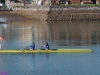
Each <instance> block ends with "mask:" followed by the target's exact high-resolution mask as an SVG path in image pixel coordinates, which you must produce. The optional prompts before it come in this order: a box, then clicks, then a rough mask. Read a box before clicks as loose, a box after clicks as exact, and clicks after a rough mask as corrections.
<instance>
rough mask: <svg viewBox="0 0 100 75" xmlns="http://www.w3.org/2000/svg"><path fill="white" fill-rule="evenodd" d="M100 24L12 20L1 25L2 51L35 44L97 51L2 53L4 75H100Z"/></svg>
mask: <svg viewBox="0 0 100 75" xmlns="http://www.w3.org/2000/svg"><path fill="white" fill-rule="evenodd" d="M99 24H100V23H99V22H97V21H94V22H87V21H85V22H45V21H30V20H29V21H10V22H9V23H8V24H0V35H1V36H2V37H3V38H4V40H2V41H0V43H1V45H2V49H23V48H25V47H26V46H27V45H30V44H31V43H32V42H33V41H34V42H35V45H36V49H39V48H40V47H41V46H42V45H44V44H45V42H49V44H50V48H75V49H77V48H86V49H95V51H94V52H92V53H37V54H23V53H22V54H0V74H1V73H2V72H3V73H5V75H99V74H100V71H99V70H100V66H99V65H100V63H99V62H100V50H99V49H100V33H99V32H100V30H99V29H100V26H99Z"/></svg>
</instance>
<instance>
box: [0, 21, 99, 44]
mask: <svg viewBox="0 0 100 75" xmlns="http://www.w3.org/2000/svg"><path fill="white" fill-rule="evenodd" d="M99 29H100V26H99V22H96V21H94V22H91V21H90V22H45V21H35V22H34V21H11V22H9V24H0V35H2V36H3V37H4V39H5V41H4V42H5V44H6V42H7V41H9V43H10V44H14V43H17V44H21V45H22V46H25V45H27V44H30V43H31V42H32V41H34V42H35V43H36V44H37V45H41V44H43V43H45V42H46V41H48V42H50V43H51V44H52V45H55V46H56V45H57V46H59V45H60V46H66V45H67V46H70V45H75V46H79V45H87V44H88V45H89V44H99V43H100V39H99V38H100V33H99V32H100V30H99Z"/></svg>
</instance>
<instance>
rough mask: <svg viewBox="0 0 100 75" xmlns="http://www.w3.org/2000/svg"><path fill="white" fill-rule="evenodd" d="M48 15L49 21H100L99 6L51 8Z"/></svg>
mask: <svg viewBox="0 0 100 75" xmlns="http://www.w3.org/2000/svg"><path fill="white" fill-rule="evenodd" d="M48 13H49V14H48V18H47V20H50V21H74V20H80V21H83V20H100V7H99V6H94V7H89V6H88V7H86V6H80V7H79V6H76V7H75V6H68V7H59V6H51V7H50V11H49V12H48Z"/></svg>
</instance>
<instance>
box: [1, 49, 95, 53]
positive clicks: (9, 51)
mask: <svg viewBox="0 0 100 75" xmlns="http://www.w3.org/2000/svg"><path fill="white" fill-rule="evenodd" d="M93 51H94V50H92V49H52V50H0V53H72V52H73V53H75V52H76V53H78V52H80V53H83V52H93Z"/></svg>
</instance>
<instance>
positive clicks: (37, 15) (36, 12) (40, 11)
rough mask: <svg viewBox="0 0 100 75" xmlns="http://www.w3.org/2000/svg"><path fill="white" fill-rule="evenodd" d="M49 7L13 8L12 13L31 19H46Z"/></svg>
mask: <svg viewBox="0 0 100 75" xmlns="http://www.w3.org/2000/svg"><path fill="white" fill-rule="evenodd" d="M48 11H49V7H46V8H43V7H38V8H37V7H36V8H15V9H13V13H16V14H19V15H22V16H24V17H26V18H28V19H32V20H44V21H45V20H47V17H48V15H47V14H48Z"/></svg>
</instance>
